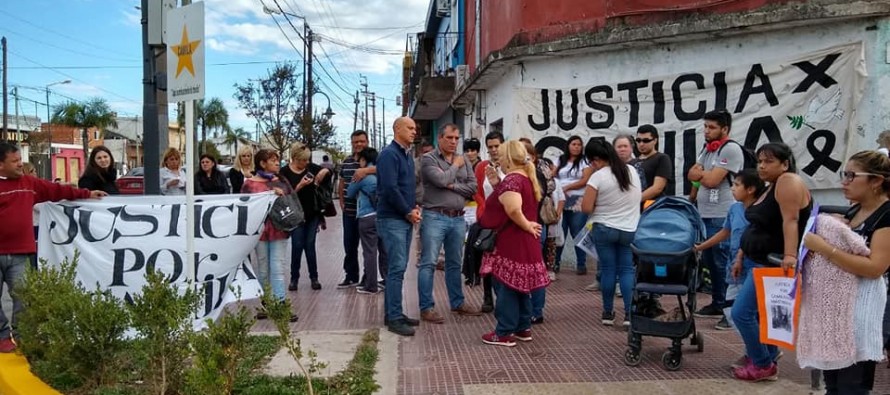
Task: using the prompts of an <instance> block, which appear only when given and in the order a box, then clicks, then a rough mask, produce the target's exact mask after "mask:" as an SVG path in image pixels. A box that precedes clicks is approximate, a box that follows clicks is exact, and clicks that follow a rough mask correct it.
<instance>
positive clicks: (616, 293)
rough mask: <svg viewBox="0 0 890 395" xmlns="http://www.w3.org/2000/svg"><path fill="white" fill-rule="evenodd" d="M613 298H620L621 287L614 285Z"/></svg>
mask: <svg viewBox="0 0 890 395" xmlns="http://www.w3.org/2000/svg"><path fill="white" fill-rule="evenodd" d="M615 297H616V298H620V297H621V286H619V285H618V284H615Z"/></svg>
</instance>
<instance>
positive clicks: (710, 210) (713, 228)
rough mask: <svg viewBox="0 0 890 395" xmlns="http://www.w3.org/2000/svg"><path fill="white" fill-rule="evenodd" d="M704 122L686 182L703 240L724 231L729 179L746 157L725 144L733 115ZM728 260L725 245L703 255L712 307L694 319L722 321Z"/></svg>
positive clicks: (715, 114)
mask: <svg viewBox="0 0 890 395" xmlns="http://www.w3.org/2000/svg"><path fill="white" fill-rule="evenodd" d="M704 120H705V125H704V131H705V147H704V148H703V149H702V151H701V153H700V154H699V157H698V162H697V163H696V164H695V165H693V166H692V168H690V169H689V173H688V174H687V178H688V179H689V181H691V182H692V185H693V186H695V187H698V197H697V199H696V202H697V205H698V212H699V214H701V216H702V219H703V220H704V222H705V230H706V232H707V235H706V238H709V237H711V236H713V235H714V234H716V233H717V232H719V231H720V229H722V228H723V222H724V221H725V219H726V214H727V213H728V212H729V207H730V206H732V204H733V203H735V199H734V198H733V197H732V191H731V187H732V185H731V183H732V181H731V177H729V175H730V174H735V173H738V172H739V171H740V170H741V169H742V167H743V166H744V164H745V157H744V155H743V153H742V148H741V146H739V145H738V144H726V142H727V141H729V130H730V128H731V127H732V115H730V114H729V112H728V111H726V110H717V111H711V112H708V113H706V114H705V115H704ZM727 259H729V243H728V242H727V241H723V242H720V244H718V245H717V246H715V247H713V248H711V249H709V250H707V251H703V252H702V261H703V262H702V263H703V264H704V265H705V267H706V268H708V270H709V273H710V277H711V304H709V305H707V306H705V307H702V308H701V309H699V310H698V311H696V312H695V315H696V316H697V317H707V318H720V317H723V307H724V304H725V303H726V262H727Z"/></svg>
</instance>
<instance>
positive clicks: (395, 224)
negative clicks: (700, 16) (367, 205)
mask: <svg viewBox="0 0 890 395" xmlns="http://www.w3.org/2000/svg"><path fill="white" fill-rule="evenodd" d="M413 230H414V226H413V225H411V223H410V222H408V221H406V220H404V219H402V218H386V217H383V218H381V217H380V216H379V215H378V216H377V234H378V235H379V236H380V239H381V240H383V248H385V249H386V253H387V270H388V273H386V289H385V290H384V292H383V295H384V307H385V309H386V320H387V321H389V322H394V321H396V320H400V319H402V283H403V282H404V280H405V268H406V267H407V266H408V250H410V249H411V233H412V232H413Z"/></svg>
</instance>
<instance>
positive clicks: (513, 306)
mask: <svg viewBox="0 0 890 395" xmlns="http://www.w3.org/2000/svg"><path fill="white" fill-rule="evenodd" d="M491 282H492V286H493V287H494V292H495V295H497V299H495V303H494V318H495V319H496V320H497V326H495V328H494V331H495V333H497V335H498V336H506V335H512V334H514V333H517V332H522V331H524V330H526V329H529V328H531V327H532V316H531V310H532V302H531V299H530V298H529V295H528V294H526V293H522V292H519V291H516V290H515V289H512V288H510V287H508V286H506V285H504V284H503V283H501V282H500V281H498V279H496V278H494V277H492V281H491Z"/></svg>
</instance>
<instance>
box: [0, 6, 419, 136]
mask: <svg viewBox="0 0 890 395" xmlns="http://www.w3.org/2000/svg"><path fill="white" fill-rule="evenodd" d="M0 5H2V6H0V35H2V36H5V37H6V39H7V45H8V65H9V68H8V81H9V86H10V99H9V100H10V102H9V112H10V114H14V113H15V110H16V108H15V103H14V99H13V97H12V93H11V92H12V88H13V87H17V90H18V96H19V105H18V109H19V112H20V113H23V114H27V115H35V113H36V114H37V115H38V116H39V117H40V118H41V120H45V119H46V104H45V102H46V91H45V87H46V86H47V85H49V84H53V83H56V82H60V81H64V80H71V83H68V84H57V85H53V86H51V87H50V93H51V94H50V106H55V105H58V104H61V103H65V102H66V101H70V100H85V99H88V98H92V97H102V98H104V99H105V100H106V101H107V102H108V103H109V105H110V106H111V108H112V110H114V111H117V112H118V114H120V115H122V116H137V115H138V116H140V117H141V116H142V49H141V42H142V30H141V29H142V28H141V25H140V17H141V14H140V13H141V11H139V9H137V7H138V6H139V5H140V0H27V1H24V0H0ZM264 5H265V7H266V8H268V9H272V10H278V7H279V6H280V7H281V8H282V9H284V10H285V11H286V12H288V13H292V14H296V15H301V16H305V18H306V21H307V22H308V23H309V25H310V27H312V30H313V31H314V32H315V33H316V35H319V36H322V37H321V39H320V41H317V42H315V53H316V57H317V58H318V59H319V60H320V61H321V62H320V63H321V64H320V65H317V66H316V67H314V70H315V74H316V76H317V77H318V79H320V80H321V82H320V88H321V90H322V91H323V92H324V93H326V94H328V96H330V98H331V107H332V109H333V111H334V112H335V113H336V115H335V116H334V117H333V118H332V123H333V124H334V125H335V126H336V127H337V132H338V140H339V141H340V142H341V143H346V142H347V141H348V136H349V134H350V133H351V132H352V130H353V120H354V114H355V108H354V94H355V91H356V90H362V87H361V86H360V81H361V80H360V76H365V77H366V78H367V82H368V90H369V91H371V92H375V93H376V95H377V96H379V97H381V98H382V99H383V101H385V105H386V113H385V114H383V113H382V112H381V106H380V99H379V98H378V100H377V104H378V109H377V122H378V123H379V122H381V117H383V119H385V120H386V123H387V124H391V122H392V120H393V119H394V118H395V117H398V116H399V115H401V107H398V106H397V104H399V103H397V102H396V98H397V97H398V96H400V95H401V81H402V71H401V64H402V53H404V50H405V42H406V37H407V35H408V34H409V33H415V32H418V31H422V30H423V26H424V25H423V23H424V21H425V15H426V13H427V8H428V7H429V0H206V1H205V5H204V7H205V39H204V41H203V43H202V45H204V44H206V47H205V51H206V52H205V54H206V55H205V56H206V60H205V63H206V69H205V70H206V89H205V92H206V94H205V99H210V98H214V97H218V98H220V99H222V100H223V102H224V103H225V105H226V108H227V109H228V111H229V123H230V124H231V125H232V126H233V127H243V128H244V129H245V130H247V131H248V132H251V133H253V132H254V131H255V129H256V122H255V121H254V120H253V119H252V118H250V117H248V116H247V114H246V113H245V112H244V111H243V110H242V109H240V108H239V107H238V103H237V101H236V100H235V99H234V97H233V96H232V95H233V93H234V92H235V89H234V88H233V86H234V84H236V83H240V84H244V83H246V82H247V81H248V80H250V79H256V78H260V77H263V76H265V75H266V74H267V71H268V70H269V69H270V68H272V67H274V66H275V63H276V62H282V61H295V62H299V63H300V64H301V63H302V54H301V53H300V52H301V51H302V48H303V45H302V42H301V41H300V38H299V37H298V36H297V34H296V33H295V32H294V30H293V29H292V28H291V27H290V25H289V24H288V21H287V20H286V19H285V18H284V17H283V16H281V15H280V14H279V15H272V14H269V13H266V12H264ZM289 19H290V22H292V23H293V24H294V25H295V26H296V27H297V28H302V21H301V20H300V19H298V18H293V17H291V18H289ZM276 21H277V22H278V23H279V24H280V25H281V27H280V28H279V26H278V25H276ZM301 33H302V32H301ZM288 38H289V39H290V41H291V42H292V43H293V44H291V42H288ZM348 46H351V47H355V46H361V47H362V48H364V49H365V50H355V49H350V48H349V47H348ZM294 47H296V50H295V48H294ZM378 50H379V51H378ZM370 52H373V53H370ZM326 106H327V101H326V99H325V98H324V96H322V95H316V96H314V107H315V109H316V110H318V112H323V111H324V109H325V107H326ZM360 107H364V102H362V104H361V105H360ZM171 108H175V107H173V106H171ZM362 110H363V108H360V111H362ZM0 112H2V111H0ZM170 118H171V120H174V121H175V119H176V118H175V113H171V114H170ZM384 128H385V129H386V130H387V131H389V130H390V127H389V126H386V125H384ZM344 147H348V144H344Z"/></svg>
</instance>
